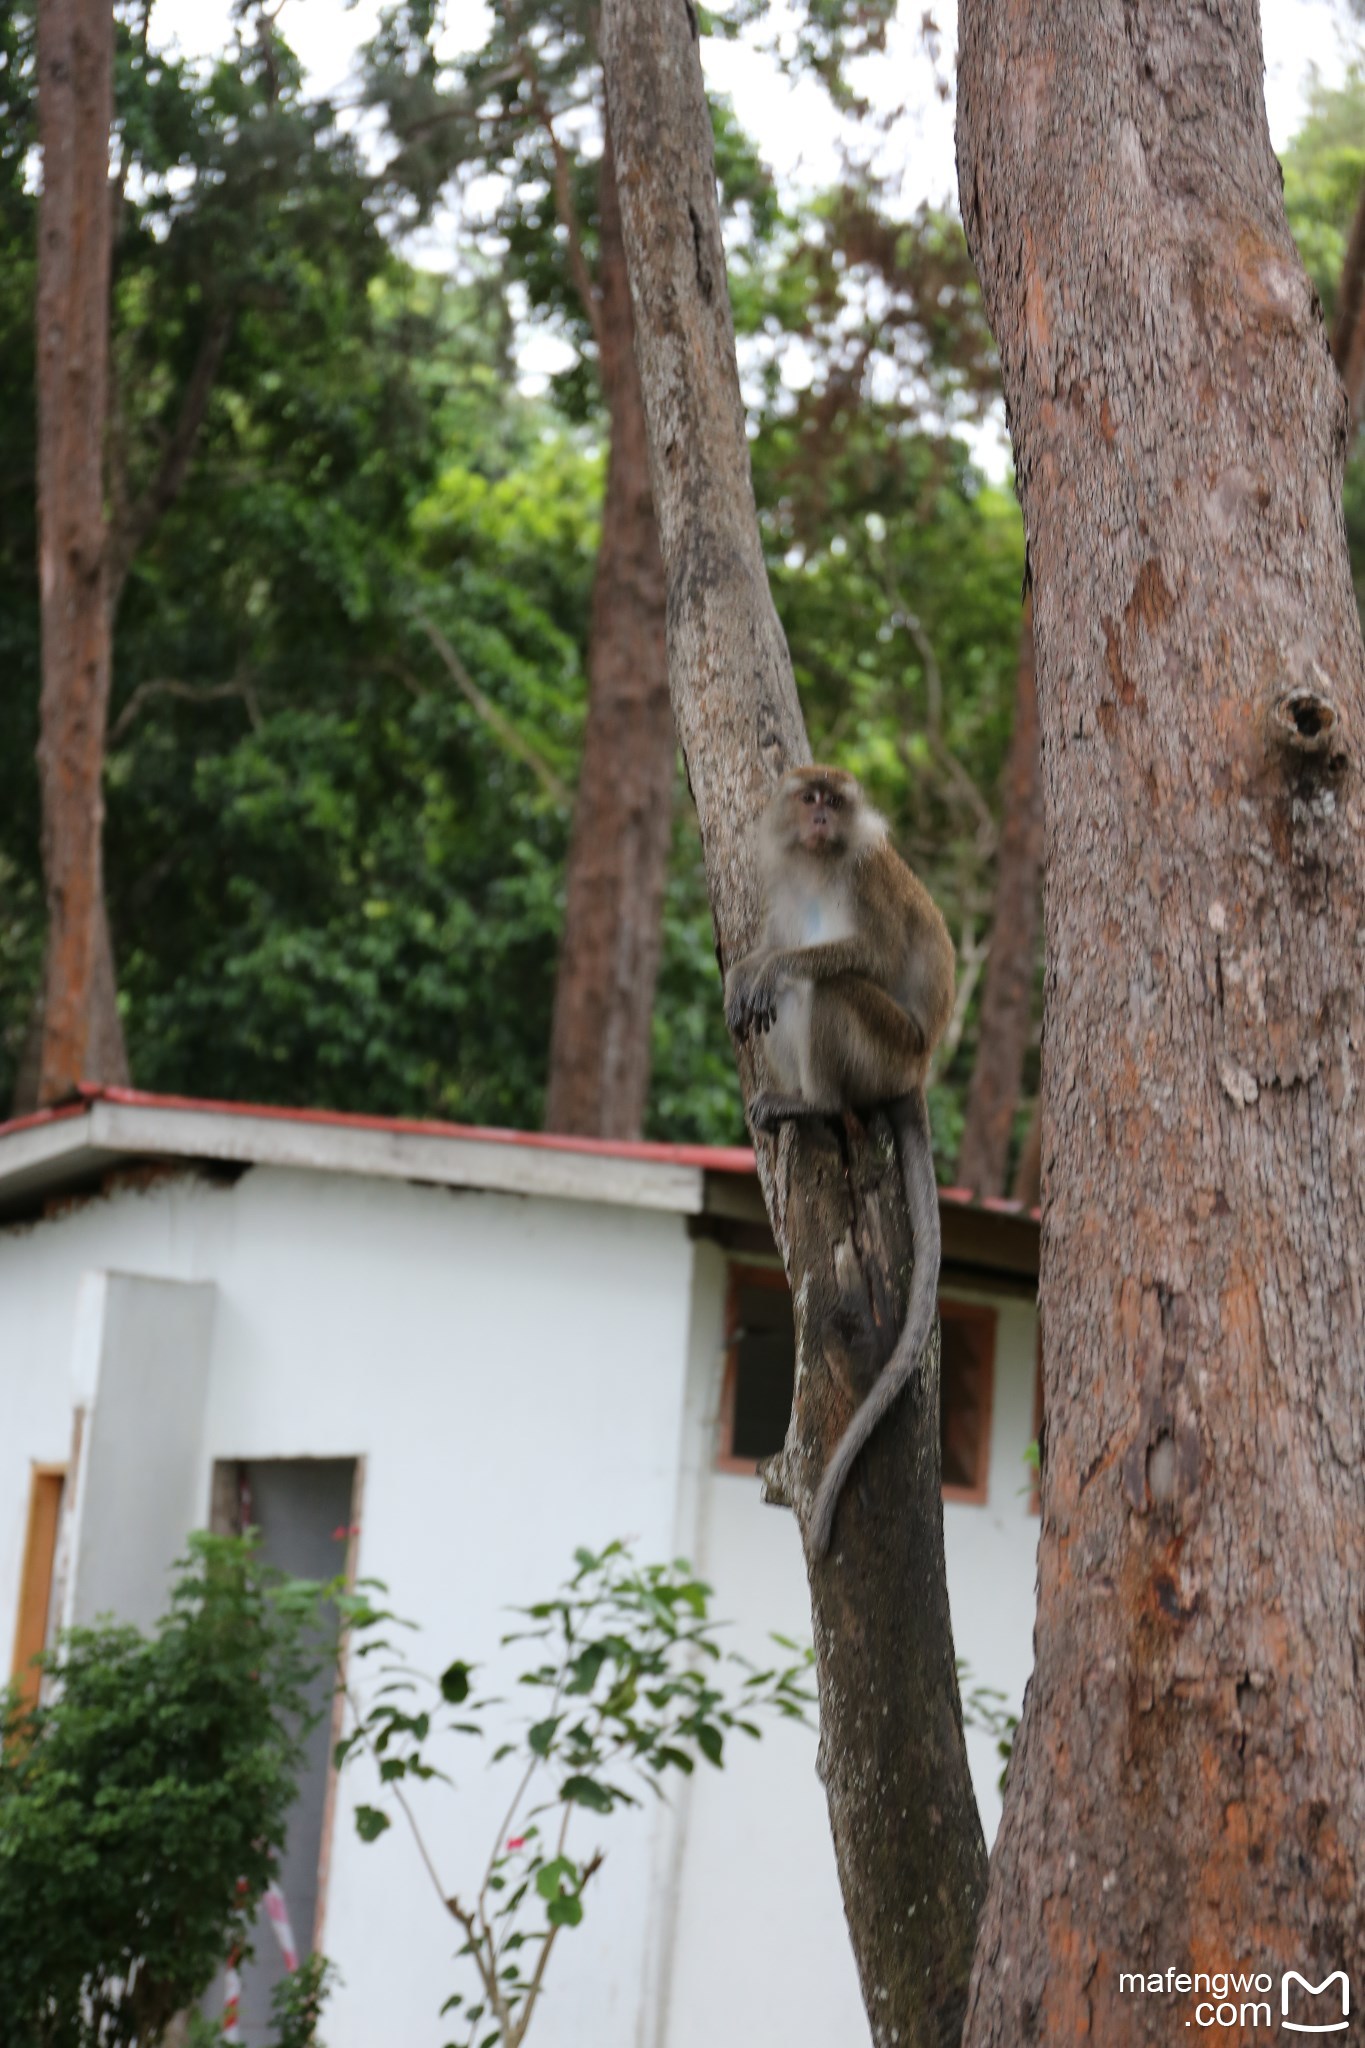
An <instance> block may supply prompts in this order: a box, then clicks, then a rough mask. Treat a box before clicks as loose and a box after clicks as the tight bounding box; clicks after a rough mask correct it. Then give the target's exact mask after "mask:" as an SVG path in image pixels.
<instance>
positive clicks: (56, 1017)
mask: <svg viewBox="0 0 1365 2048" xmlns="http://www.w3.org/2000/svg"><path fill="white" fill-rule="evenodd" d="M113 52H114V25H113V12H112V9H111V8H110V5H109V0H41V4H40V6H39V9H38V139H39V145H40V148H41V150H42V164H43V168H42V193H41V197H40V200H39V206H38V548H39V584H40V602H41V608H42V610H41V619H42V677H43V680H42V700H41V713H40V737H39V742H38V772H39V779H40V784H41V794H42V820H43V824H42V831H43V874H44V880H45V883H46V892H47V913H48V939H47V953H46V964H45V971H44V1000H43V1027H42V1039H41V1051H40V1054H39V1058H38V1061H37V1066H38V1097H39V1100H40V1101H42V1102H54V1101H57V1100H59V1099H60V1098H61V1097H62V1096H64V1095H68V1094H70V1093H71V1091H72V1090H73V1089H74V1088H75V1087H76V1085H77V1084H78V1083H79V1082H81V1081H83V1080H104V1081H122V1080H126V1079H127V1062H126V1059H125V1056H124V1051H123V1034H122V1030H121V1028H120V1025H119V1018H118V1010H117V1008H116V1006H115V1002H114V973H113V956H112V952H111V949H110V945H109V930H108V923H107V920H106V916H105V908H104V866H103V852H102V837H103V825H104V792H103V787H102V777H103V769H104V731H105V722H106V716H107V712H108V704H109V673H110V620H109V606H108V591H107V574H108V560H107V551H106V545H105V539H106V537H105V525H104V489H103V443H104V429H105V419H106V394H107V382H108V367H109V361H108V359H109V237H110V206H109V123H110V118H111V115H112V110H113Z"/></svg>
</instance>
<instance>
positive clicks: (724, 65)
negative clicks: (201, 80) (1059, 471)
mask: <svg viewBox="0 0 1365 2048" xmlns="http://www.w3.org/2000/svg"><path fill="white" fill-rule="evenodd" d="M792 4H793V0H773V5H772V9H771V12H770V15H769V17H768V20H767V21H766V22H765V23H763V24H762V31H761V40H762V41H763V42H765V43H769V44H771V42H772V40H773V38H774V36H778V37H781V36H782V35H784V33H785V34H788V35H789V34H790V30H789V28H785V29H784V23H789V22H790V20H791V17H792ZM923 4H924V0H902V8H901V12H902V16H903V19H901V20H899V21H898V22H897V23H896V24H895V26H894V28H893V30H892V42H891V48H890V50H889V52H888V53H887V55H886V56H884V57H881V58H879V59H877V60H875V63H869V64H868V65H865V66H864V67H863V68H862V71H861V74H860V75H859V76H858V77H857V78H856V79H855V81H854V83H855V84H856V86H857V87H858V89H859V90H861V91H863V92H864V93H865V94H866V95H867V97H868V98H869V99H870V100H871V101H872V103H873V104H874V106H875V107H876V108H877V109H879V110H881V111H883V112H884V113H886V114H891V113H893V112H894V110H896V109H897V108H898V107H899V108H900V109H901V111H900V112H899V113H898V114H897V116H896V118H895V120H894V121H893V122H892V123H891V124H890V125H889V127H888V129H887V133H886V136H885V139H884V141H883V143H882V145H881V152H880V155H879V158H878V167H879V168H880V169H881V170H883V171H884V172H889V173H891V174H892V175H893V177H894V176H898V177H899V188H900V198H901V203H902V205H903V206H904V207H905V208H906V209H909V208H912V207H914V206H916V205H918V204H919V203H920V202H921V201H922V200H929V201H931V202H933V203H945V202H946V203H947V204H948V205H950V206H952V207H953V209H954V210H956V205H957V177H956V170H955V165H954V156H953V107H952V103H951V100H949V101H948V102H946V103H945V102H944V101H943V100H942V99H940V98H939V96H938V94H937V93H936V91H935V89H934V88H935V65H934V64H933V63H932V62H931V61H930V58H929V56H928V54H927V53H926V50H925V47H924V43H923V40H922V37H921V33H920V18H921V14H922V12H923ZM382 5H383V0H350V4H347V0H286V4H285V6H284V12H283V16H282V19H281V29H282V31H283V33H284V34H285V35H286V36H287V37H288V39H289V41H290V43H291V44H292V46H293V48H294V49H295V50H296V51H297V52H298V55H299V57H300V58H301V59H302V61H303V63H304V65H305V67H306V69H307V72H308V75H309V81H310V84H311V85H312V87H313V89H314V90H315V91H317V92H318V93H330V94H333V95H334V96H336V97H337V98H339V99H341V100H344V99H346V98H347V97H349V96H350V94H349V90H348V88H350V87H351V86H352V84H353V67H354V59H355V53H356V51H357V49H358V48H359V46H360V45H361V44H362V43H364V42H365V41H367V40H368V38H369V37H370V36H371V35H372V34H373V32H374V29H375V26H376V23H377V21H378V18H379V14H380V10H381V7H382ZM932 13H933V18H934V20H935V22H936V24H937V26H938V28H939V31H940V50H939V55H938V60H937V72H938V75H939V76H940V77H942V78H946V79H948V80H951V78H952V76H953V65H954V56H955V52H956V47H957V0H932ZM488 17H489V0H448V6H447V16H446V32H445V36H444V38H443V49H444V51H445V52H446V53H448V54H451V55H453V54H455V53H456V52H458V51H459V50H460V49H462V48H465V49H468V48H474V47H477V45H478V44H479V43H480V42H481V41H482V40H483V37H484V35H485V33H486V27H487V22H488ZM230 20H231V0H156V5H155V7H154V10H153V13H152V40H153V42H154V43H157V44H158V45H159V46H160V47H163V48H166V47H169V46H171V45H172V44H175V45H178V47H179V48H180V49H181V50H182V51H183V52H185V53H186V54H188V55H191V56H209V55H212V54H214V53H216V52H217V51H220V50H222V49H224V48H226V47H227V45H228V43H229V41H230V34H229V23H230ZM1261 21H1262V33H1263V37H1264V43H1265V58H1266V81H1265V84H1266V106H1267V111H1268V113H1269V117H1270V133H1271V139H1272V141H1273V142H1274V144H1275V147H1276V148H1277V149H1283V147H1284V145H1285V144H1286V143H1287V141H1288V140H1289V138H1290V136H1291V135H1292V134H1293V133H1294V130H1295V129H1296V128H1297V127H1298V125H1299V123H1300V121H1301V119H1302V115H1303V105H1304V93H1305V88H1306V86H1307V85H1308V83H1309V81H1310V78H1311V76H1312V72H1313V70H1314V69H1316V70H1317V71H1318V72H1320V73H1321V75H1322V76H1323V77H1324V78H1325V79H1326V80H1327V81H1328V82H1331V81H1332V80H1333V79H1335V78H1339V77H1340V76H1341V75H1342V73H1343V72H1344V70H1345V68H1346V65H1347V63H1348V61H1349V59H1350V57H1351V55H1352V54H1353V53H1356V54H1358V53H1359V52H1360V50H1361V37H1360V32H1359V30H1358V29H1356V28H1355V27H1353V25H1352V23H1351V21H1350V19H1349V13H1348V9H1347V7H1346V4H1345V0H1261ZM759 40H760V38H754V39H753V40H751V41H750V42H748V43H728V44H727V43H719V42H711V43H708V44H707V45H706V47H705V50H704V61H705V66H706V75H707V83H708V85H709V86H710V87H711V88H712V89H713V90H714V91H718V92H723V93H726V94H728V95H729V97H730V98H731V99H732V100H733V101H734V103H735V106H736V108H737V109H738V111H739V113H740V116H741V119H742V120H743V121H744V124H745V126H746V127H747V128H748V130H749V132H750V134H751V135H753V136H754V138H755V140H756V141H757V143H758V146H759V148H760V150H761V151H762V153H763V155H764V157H765V158H766V160H767V162H768V163H769V165H770V166H771V168H772V170H773V171H774V173H775V175H776V176H777V178H778V181H779V183H780V184H781V185H782V186H784V187H785V188H787V189H788V190H791V189H793V188H795V189H797V190H810V191H814V190H818V189H820V188H821V187H823V186H826V185H829V184H831V183H833V182H834V181H835V179H836V178H837V176H838V173H839V169H840V153H839V140H840V133H841V123H840V118H839V116H838V115H837V114H836V113H835V112H834V111H833V109H832V108H831V106H830V103H829V101H828V99H827V97H826V95H825V93H824V91H823V89H822V88H821V87H820V85H819V84H818V83H816V82H815V81H813V80H806V81H804V82H802V83H799V84H796V85H793V84H792V83H791V82H790V81H789V80H787V79H786V78H784V77H783V75H782V73H781V71H780V70H779V69H778V67H777V66H776V65H775V64H774V62H773V60H772V59H771V57H769V56H767V55H766V54H765V53H764V51H763V50H762V49H761V48H759V47H758V42H759ZM459 241H460V226H459V221H458V218H457V217H456V216H455V215H454V214H453V213H449V212H448V213H446V214H445V215H444V216H441V217H438V219H437V221H436V222H435V223H433V225H432V227H431V228H430V229H429V230H427V231H425V232H424V234H423V235H422V237H421V242H420V245H418V246H416V247H414V248H413V249H412V250H411V252H410V253H411V254H412V255H413V256H414V258H415V259H416V260H419V261H421V262H422V263H424V264H426V265H429V266H431V267H433V268H437V267H444V266H445V265H446V264H447V263H449V264H450V266H451V267H452V268H453V267H454V263H455V259H456V251H457V248H458V245H459ZM568 354H569V351H568V350H567V349H566V348H565V345H564V343H563V342H562V341H560V340H559V339H557V338H556V337H555V336H554V335H553V334H551V333H549V332H540V333H535V332H532V333H529V334H528V335H527V336H526V337H525V340H524V342H523V345H522V348H521V352H520V367H521V372H522V380H523V382H524V384H525V385H526V387H527V388H528V389H535V388H537V387H543V385H544V383H545V380H546V375H547V373H550V372H553V371H554V370H556V369H558V368H561V367H562V366H563V365H564V363H565V361H566V360H567V357H568ZM969 438H970V439H971V440H972V441H973V443H974V444H975V445H976V453H977V457H978V460H979V461H981V462H982V464H983V466H984V467H985V468H986V469H987V470H988V471H990V472H991V473H992V474H993V475H997V476H999V475H1001V474H1002V473H1003V471H1004V470H1005V469H1006V468H1007V467H1008V450H1007V448H1006V446H1005V442H1004V437H1003V432H1002V431H998V430H992V429H989V428H988V429H987V430H985V432H984V433H980V434H972V435H970V436H969Z"/></svg>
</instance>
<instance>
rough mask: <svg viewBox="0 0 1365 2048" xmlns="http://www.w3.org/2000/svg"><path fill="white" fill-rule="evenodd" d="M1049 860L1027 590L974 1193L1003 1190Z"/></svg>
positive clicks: (968, 1146) (972, 1125)
mask: <svg viewBox="0 0 1365 2048" xmlns="http://www.w3.org/2000/svg"><path fill="white" fill-rule="evenodd" d="M1042 865H1043V788H1042V779H1041V776H1040V773H1039V765H1038V690H1037V681H1036V676H1035V673H1034V657H1033V599H1032V597H1031V596H1028V595H1026V596H1025V598H1024V616H1023V619H1022V621H1021V622H1020V627H1019V663H1018V668H1017V671H1016V680H1015V690H1014V731H1013V733H1012V734H1011V736H1010V751H1009V760H1008V761H1007V762H1006V764H1005V789H1004V817H1003V819H1002V821H1001V826H1000V843H999V846H998V847H997V849H996V882H995V917H994V919H993V921H992V925H991V955H990V959H989V960H988V961H987V963H986V986H985V988H984V990H983V991H982V996H981V1030H980V1034H979V1036H978V1039H977V1047H976V1063H975V1065H974V1066H973V1068H972V1084H971V1088H970V1090H969V1092H968V1096H967V1118H966V1123H965V1125H964V1127H963V1132H962V1145H961V1149H960V1150H959V1152H958V1157H957V1171H956V1175H955V1178H956V1179H957V1180H958V1182H959V1183H960V1184H961V1185H962V1186H963V1187H967V1188H972V1189H974V1191H975V1192H976V1193H977V1194H978V1195H1003V1194H1004V1192H1005V1176H1006V1172H1007V1170H1008V1167H1009V1154H1010V1136H1011V1134H1012V1132H1013V1129H1014V1113H1015V1110H1016V1109H1017V1108H1018V1106H1019V1089H1020V1086H1021V1084H1022V1081H1023V1078H1024V1058H1025V1055H1026V1054H1027V1052H1028V1048H1029V1038H1030V1035H1031V1032H1032V1028H1033V970H1034V966H1035V960H1036V956H1035V952H1034V942H1035V940H1036V938H1037V933H1038V892H1039V884H1040V881H1041V877H1042Z"/></svg>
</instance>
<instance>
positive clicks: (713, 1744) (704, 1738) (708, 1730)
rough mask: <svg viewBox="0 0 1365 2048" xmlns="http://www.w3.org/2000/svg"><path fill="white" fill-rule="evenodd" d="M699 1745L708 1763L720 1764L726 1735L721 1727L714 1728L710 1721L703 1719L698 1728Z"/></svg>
mask: <svg viewBox="0 0 1365 2048" xmlns="http://www.w3.org/2000/svg"><path fill="white" fill-rule="evenodd" d="M697 1747H698V1749H699V1750H700V1751H701V1753H702V1755H703V1756H704V1757H705V1758H706V1760H707V1762H708V1763H712V1764H715V1765H716V1766H717V1768H719V1766H720V1761H721V1751H722V1749H723V1748H724V1737H723V1736H722V1735H721V1732H720V1730H719V1728H713V1727H712V1726H711V1723H710V1722H709V1721H703V1722H702V1724H701V1726H700V1727H699V1728H698V1730H697Z"/></svg>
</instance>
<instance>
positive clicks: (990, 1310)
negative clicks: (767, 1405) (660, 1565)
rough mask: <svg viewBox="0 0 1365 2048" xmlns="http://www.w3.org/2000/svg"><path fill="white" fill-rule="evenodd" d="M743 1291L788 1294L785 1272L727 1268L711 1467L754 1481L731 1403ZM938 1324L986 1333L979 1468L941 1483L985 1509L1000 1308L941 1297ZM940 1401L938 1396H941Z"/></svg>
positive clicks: (742, 1265)
mask: <svg viewBox="0 0 1365 2048" xmlns="http://www.w3.org/2000/svg"><path fill="white" fill-rule="evenodd" d="M744 1287H768V1288H772V1289H774V1290H780V1291H783V1292H786V1293H788V1294H789V1293H790V1291H791V1290H790V1287H789V1286H788V1282H787V1275H786V1272H785V1270H784V1268H783V1267H782V1266H781V1265H780V1264H777V1263H774V1264H772V1265H759V1264H756V1263H755V1262H753V1261H751V1260H744V1259H730V1260H728V1261H727V1264H726V1284H725V1345H724V1352H725V1366H724V1370H723V1372H722V1374H721V1387H720V1402H719V1405H718V1407H717V1411H716V1447H715V1455H714V1457H713V1459H712V1469H713V1470H714V1471H716V1472H726V1473H734V1474H737V1475H740V1476H743V1477H746V1478H752V1477H753V1476H754V1475H755V1474H756V1473H757V1471H758V1468H759V1466H760V1464H761V1463H762V1462H763V1461H762V1460H761V1459H759V1458H746V1457H741V1456H739V1455H737V1453H736V1452H735V1451H734V1449H733V1448H732V1446H733V1444H734V1440H735V1402H736V1397H737V1390H738V1380H739V1343H738V1334H739V1328H740V1318H739V1297H740V1290H741V1289H742V1288H744ZM938 1315H939V1320H940V1322H949V1321H954V1320H956V1321H960V1322H970V1323H974V1324H976V1325H977V1326H978V1327H979V1328H981V1329H983V1330H984V1331H985V1333H986V1344H985V1351H984V1358H983V1363H982V1368H981V1376H982V1381H983V1386H982V1392H981V1437H980V1446H979V1450H978V1456H977V1469H976V1475H975V1478H974V1481H973V1483H972V1484H971V1485H970V1486H958V1485H948V1484H944V1485H943V1486H942V1489H941V1491H942V1498H943V1500H944V1501H945V1502H952V1503H955V1504H957V1505H959V1506H963V1507H985V1506H986V1505H987V1502H988V1500H989V1497H990V1471H991V1428H992V1424H993V1420H994V1415H995V1366H996V1349H997V1339H998V1332H999V1323H1000V1317H999V1310H998V1309H997V1308H996V1307H994V1306H992V1305H991V1304H989V1303H987V1302H975V1301H962V1300H960V1299H959V1298H958V1297H957V1296H956V1295H952V1294H949V1295H944V1296H940V1298H939V1302H938ZM940 1398H941V1396H940Z"/></svg>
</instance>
